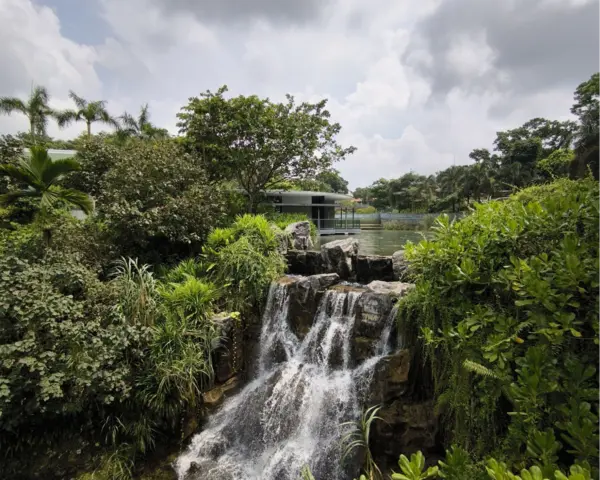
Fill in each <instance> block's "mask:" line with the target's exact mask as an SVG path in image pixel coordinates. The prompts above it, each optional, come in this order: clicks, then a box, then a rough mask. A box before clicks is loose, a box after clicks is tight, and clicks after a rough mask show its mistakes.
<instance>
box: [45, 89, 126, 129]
mask: <svg viewBox="0 0 600 480" xmlns="http://www.w3.org/2000/svg"><path fill="white" fill-rule="evenodd" d="M69 97H70V98H71V99H72V100H73V101H74V102H75V105H76V106H77V110H64V111H62V112H57V113H56V119H57V120H58V126H59V127H61V128H63V127H66V126H67V125H69V124H70V123H72V122H80V121H84V122H85V124H86V127H87V134H88V137H89V136H91V135H92V123H94V122H101V123H105V124H107V125H110V126H111V127H115V128H119V123H118V122H117V120H115V119H114V118H113V117H111V116H110V114H109V113H108V112H107V111H106V102H105V101H104V100H96V101H94V102H89V101H87V100H85V99H83V98H81V97H80V96H78V95H77V94H76V93H75V92H74V91H72V90H71V91H70V92H69Z"/></svg>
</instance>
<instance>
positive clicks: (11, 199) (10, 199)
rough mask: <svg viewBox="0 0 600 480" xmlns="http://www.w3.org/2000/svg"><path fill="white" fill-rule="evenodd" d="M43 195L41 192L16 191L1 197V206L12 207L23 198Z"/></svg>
mask: <svg viewBox="0 0 600 480" xmlns="http://www.w3.org/2000/svg"><path fill="white" fill-rule="evenodd" d="M41 195H42V194H41V192H40V191H39V190H15V191H13V192H8V193H4V194H2V195H0V205H12V204H13V203H15V202H16V201H17V200H20V199H21V198H27V197H30V198H31V197H40V196H41Z"/></svg>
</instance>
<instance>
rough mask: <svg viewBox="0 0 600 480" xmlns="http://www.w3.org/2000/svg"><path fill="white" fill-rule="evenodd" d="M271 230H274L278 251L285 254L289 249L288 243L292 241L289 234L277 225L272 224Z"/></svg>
mask: <svg viewBox="0 0 600 480" xmlns="http://www.w3.org/2000/svg"><path fill="white" fill-rule="evenodd" d="M271 230H273V233H274V234H275V240H277V251H278V252H279V253H281V254H282V255H285V254H286V253H287V251H288V245H289V243H290V242H291V239H290V236H289V234H287V233H286V232H284V231H283V230H282V229H281V228H279V227H278V226H277V225H271Z"/></svg>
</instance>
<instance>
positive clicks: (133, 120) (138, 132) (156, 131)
mask: <svg viewBox="0 0 600 480" xmlns="http://www.w3.org/2000/svg"><path fill="white" fill-rule="evenodd" d="M119 118H120V120H121V123H122V124H123V125H122V128H121V129H120V131H119V135H120V136H121V137H122V138H127V137H138V138H143V139H164V138H168V137H169V132H168V131H167V130H166V129H164V128H158V127H156V126H154V125H153V124H152V123H151V122H150V111H149V107H148V104H147V103H146V104H145V105H142V108H140V113H139V115H138V116H137V117H134V116H133V115H131V114H129V113H127V112H125V113H123V115H121V116H120V117H119Z"/></svg>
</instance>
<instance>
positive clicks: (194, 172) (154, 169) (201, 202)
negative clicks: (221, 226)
mask: <svg viewBox="0 0 600 480" xmlns="http://www.w3.org/2000/svg"><path fill="white" fill-rule="evenodd" d="M224 206H225V203H224V200H223V196H222V194H221V191H220V189H219V188H218V186H209V185H207V179H206V175H205V174H204V172H203V170H202V169H200V168H198V165H197V163H196V162H195V161H194V160H193V159H192V158H191V157H190V156H189V155H187V154H184V153H183V152H182V151H181V150H180V148H179V147H178V146H177V145H176V144H175V143H174V142H171V141H163V142H156V143H148V142H135V143H132V144H130V145H128V146H126V147H122V148H121V149H120V150H119V155H118V159H117V160H116V161H115V164H114V165H113V166H112V167H111V168H110V169H109V170H108V171H106V173H104V174H103V175H102V177H101V192H100V194H99V197H98V199H97V208H98V217H99V219H100V220H101V221H102V222H103V223H104V224H105V225H106V228H107V229H108V231H109V232H110V234H111V235H112V242H113V243H114V244H115V245H116V246H117V247H118V248H119V249H120V253H121V254H122V255H125V256H130V257H137V258H140V259H142V260H144V261H154V262H155V263H162V262H165V261H166V260H167V259H169V258H170V257H185V256H189V255H190V254H194V253H197V252H199V251H200V248H201V244H202V242H203V241H204V240H205V239H206V236H207V235H208V233H209V232H210V230H211V229H212V228H213V227H215V226H216V225H217V224H218V223H219V222H220V221H221V219H222V218H223V216H224V213H225V212H224Z"/></svg>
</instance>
